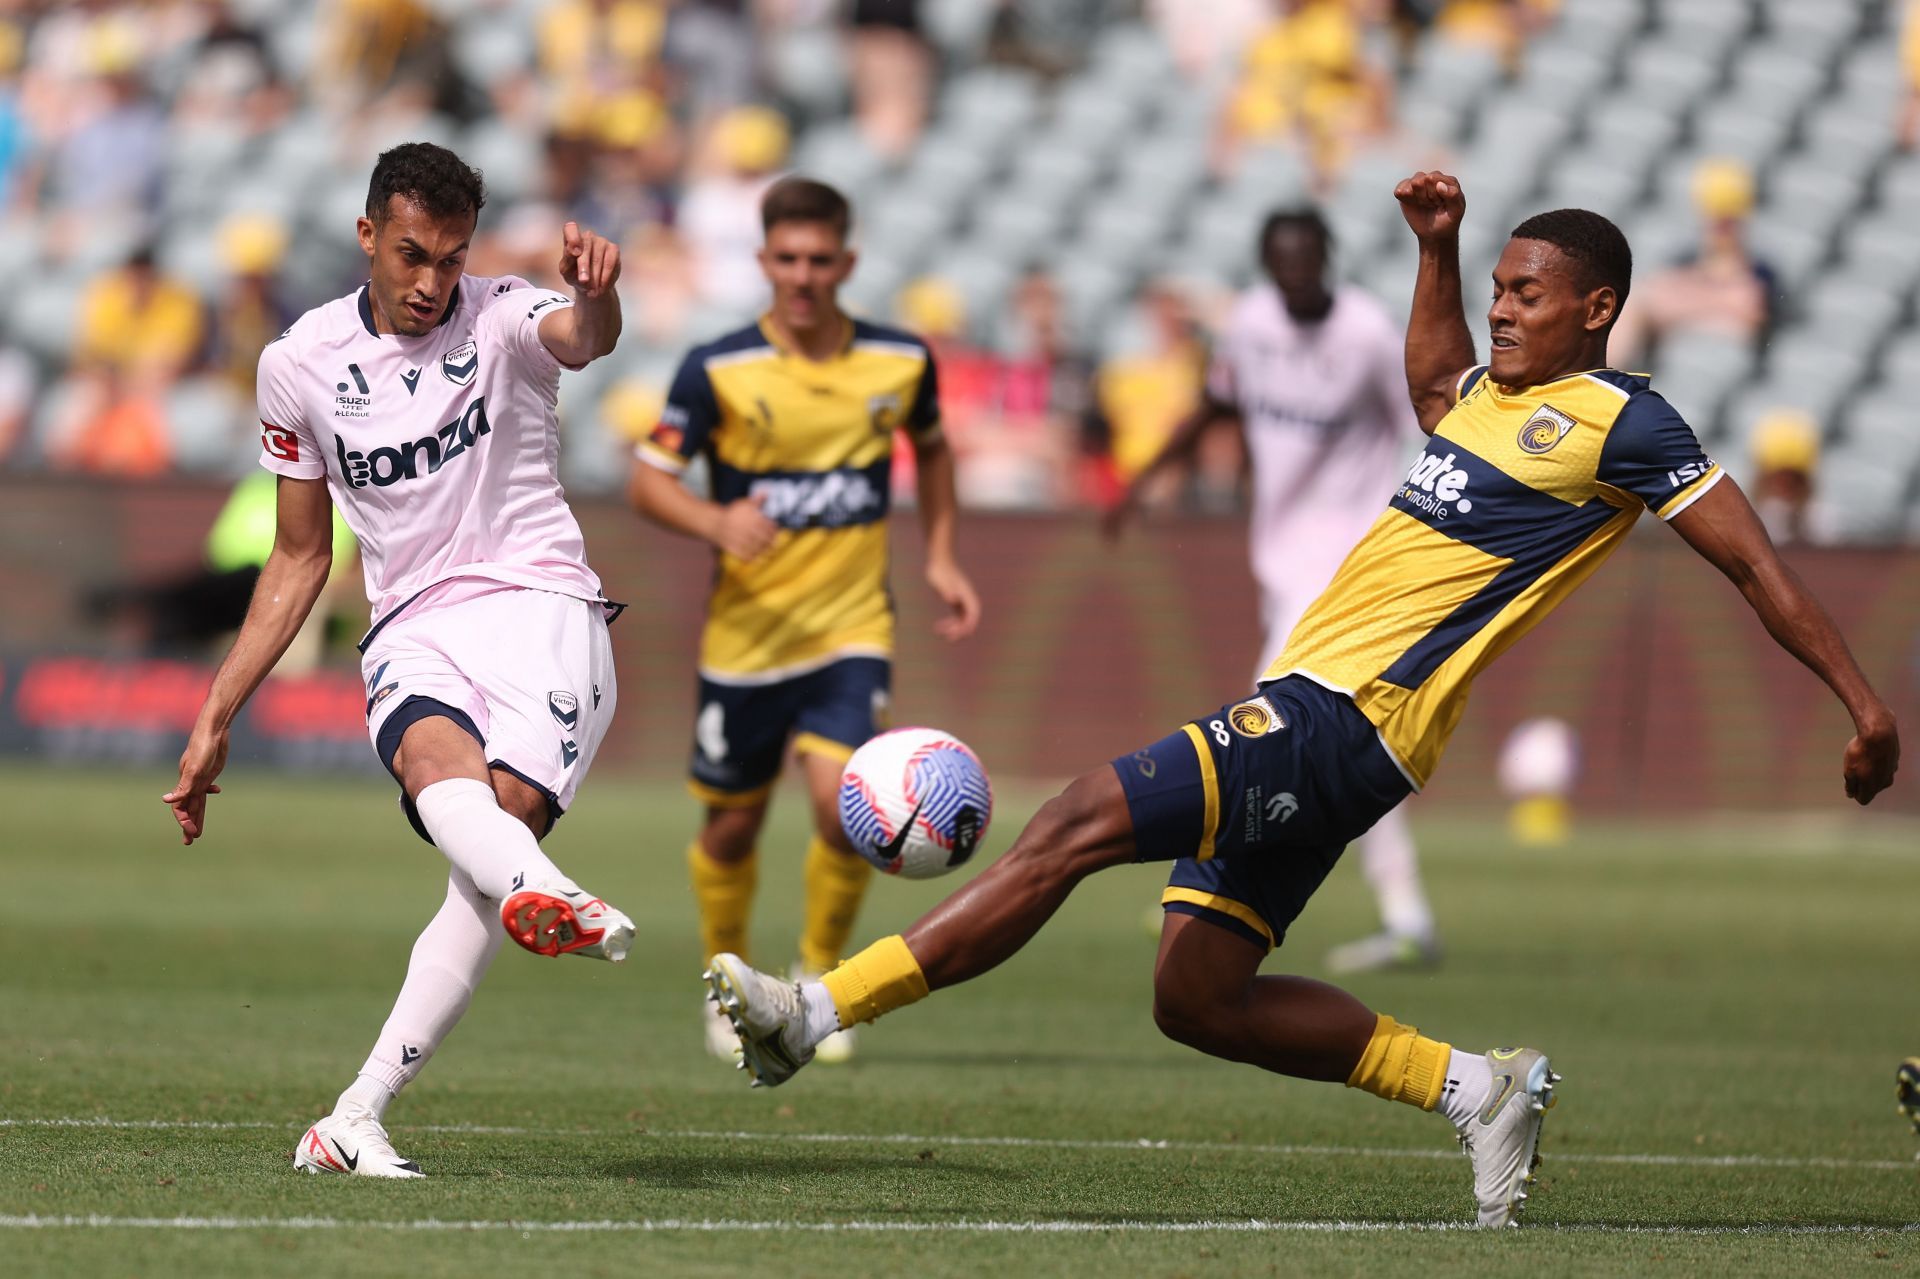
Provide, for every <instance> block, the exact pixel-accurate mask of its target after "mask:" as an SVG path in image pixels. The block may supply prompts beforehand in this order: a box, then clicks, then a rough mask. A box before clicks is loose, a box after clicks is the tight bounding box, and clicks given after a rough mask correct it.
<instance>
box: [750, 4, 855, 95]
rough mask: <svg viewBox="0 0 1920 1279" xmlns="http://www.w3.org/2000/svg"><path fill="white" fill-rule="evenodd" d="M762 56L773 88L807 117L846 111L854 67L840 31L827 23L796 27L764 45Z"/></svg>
mask: <svg viewBox="0 0 1920 1279" xmlns="http://www.w3.org/2000/svg"><path fill="white" fill-rule="evenodd" d="M760 56H761V57H762V58H763V59H764V61H765V66H766V75H767V78H768V79H769V80H770V81H771V82H772V84H773V87H774V88H775V89H776V90H778V91H779V93H780V94H781V96H783V97H785V98H787V99H788V100H790V101H792V102H794V103H795V104H797V105H798V106H799V107H801V109H802V110H803V111H805V112H806V113H807V114H810V115H814V116H825V115H830V114H833V113H836V112H839V111H842V110H845V109H846V105H847V101H848V96H847V85H848V83H849V82H850V81H851V79H852V68H851V66H850V65H849V61H848V58H847V48H846V41H845V39H844V38H843V37H842V35H841V33H840V31H839V29H838V28H836V27H833V26H830V25H828V24H825V23H809V24H801V25H797V26H794V27H792V28H790V29H788V30H787V31H785V32H783V33H782V34H781V36H780V38H779V39H778V40H774V41H769V42H768V43H766V44H764V45H762V46H761V48H760Z"/></svg>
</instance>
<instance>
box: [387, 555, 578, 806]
mask: <svg viewBox="0 0 1920 1279" xmlns="http://www.w3.org/2000/svg"><path fill="white" fill-rule="evenodd" d="M454 585H456V586H457V587H459V588H462V589H460V590H458V591H457V592H455V593H454V594H453V599H454V601H455V602H449V603H441V604H434V603H432V602H430V601H426V600H423V601H420V602H419V603H416V604H415V605H414V606H413V607H412V608H409V609H408V610H407V611H405V612H403V613H401V614H400V616H398V617H396V618H394V619H393V620H392V621H391V622H389V623H387V624H386V625H385V626H382V627H381V628H379V630H377V631H376V632H375V633H374V635H373V636H372V637H371V639H370V640H369V642H368V643H367V647H366V652H365V654H364V656H363V657H362V658H361V663H360V673H361V675H362V676H363V677H364V678H365V680H366V686H367V734H368V736H369V737H371V738H372V740H373V744H374V749H375V750H376V751H377V752H379V754H380V762H381V763H382V764H385V765H386V766H387V768H388V770H389V771H391V770H392V768H393V752H394V751H395V750H396V749H397V748H398V747H399V744H400V737H401V735H402V734H403V733H404V732H405V731H406V728H407V727H408V726H409V725H411V724H412V723H414V722H416V721H418V720H420V719H422V718H426V717H427V716H430V715H436V714H441V715H445V714H447V711H449V710H450V711H452V712H456V713H455V714H452V715H448V716H447V717H448V718H451V719H453V720H454V722H455V723H460V722H461V717H462V716H464V717H465V721H466V722H465V723H464V724H463V725H462V726H463V727H465V728H466V729H467V730H468V731H469V732H471V733H472V734H473V735H474V737H475V738H476V739H477V740H478V741H479V743H480V746H481V749H482V750H483V751H484V752H485V754H486V757H487V762H488V764H489V765H491V766H492V767H494V768H501V769H505V770H507V771H508V772H511V773H513V774H514V775H515V776H516V777H518V778H519V779H520V780H521V781H523V782H526V783H527V784H528V785H529V786H532V787H534V788H535V789H537V790H541V791H544V792H546V795H547V801H548V804H549V807H550V808H551V810H552V812H551V815H552V816H554V817H558V816H559V815H560V814H561V813H562V812H565V811H566V809H567V808H568V807H569V806H570V805H571V804H572V803H573V796H574V792H575V791H576V790H578V789H579V786H580V779H581V778H583V777H585V776H586V773H587V769H588V767H589V766H590V765H591V764H592V763H593V757H594V754H595V752H597V751H598V750H599V748H600V742H601V740H602V739H603V738H604V737H605V736H606V733H607V726H608V725H609V724H611V723H612V722H613V711H614V703H615V701H616V696H615V690H614V679H613V644H612V641H611V639H610V638H609V637H608V635H607V621H608V618H607V609H606V606H605V605H603V604H601V603H598V602H596V601H593V600H583V599H576V598H574V597H572V596H568V595H559V594H555V593H552V592H548V591H536V590H528V589H525V588H523V587H513V586H500V587H497V588H492V587H491V585H490V584H476V583H470V582H461V583H457V584H454ZM475 586H478V588H479V589H478V591H477V592H476V591H474V590H473V588H474V587H475ZM440 589H441V588H435V592H434V593H435V594H439V592H440ZM443 598H444V597H443ZM443 708H445V709H443ZM383 729H385V730H388V731H386V732H385V733H384V734H383V732H382V730H383Z"/></svg>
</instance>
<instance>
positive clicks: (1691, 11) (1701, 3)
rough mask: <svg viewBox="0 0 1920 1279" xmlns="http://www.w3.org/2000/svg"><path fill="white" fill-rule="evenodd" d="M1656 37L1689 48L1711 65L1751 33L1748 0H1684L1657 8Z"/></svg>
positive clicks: (1723, 58)
mask: <svg viewBox="0 0 1920 1279" xmlns="http://www.w3.org/2000/svg"><path fill="white" fill-rule="evenodd" d="M1656 13H1657V16H1658V17H1659V20H1660V30H1659V34H1658V35H1657V36H1656V37H1654V38H1655V39H1658V40H1662V41H1666V42H1669V43H1671V44H1673V45H1675V46H1678V47H1680V48H1686V49H1692V50H1693V51H1694V52H1696V53H1698V54H1700V55H1701V56H1702V57H1705V58H1709V59H1712V60H1713V61H1715V62H1720V61H1724V60H1725V58H1726V56H1727V54H1728V53H1729V52H1731V51H1732V50H1733V48H1734V46H1735V45H1737V44H1739V43H1740V42H1741V41H1742V40H1744V39H1745V38H1746V37H1747V36H1748V35H1749V34H1750V33H1751V32H1752V31H1753V19H1754V13H1753V6H1752V5H1751V4H1750V3H1748V0H1686V3H1684V4H1668V5H1661V6H1658V8H1657V10H1656Z"/></svg>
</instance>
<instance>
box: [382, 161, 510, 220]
mask: <svg viewBox="0 0 1920 1279" xmlns="http://www.w3.org/2000/svg"><path fill="white" fill-rule="evenodd" d="M396 195H397V196H399V197H401V198H402V199H404V200H406V201H408V202H409V203H411V204H416V205H418V206H420V208H422V209H424V210H425V211H426V212H427V213H429V214H431V215H433V216H434V217H436V218H451V217H458V216H459V215H460V214H462V213H471V214H473V216H474V217H475V218H476V219H478V218H479V216H480V210H481V208H482V207H484V206H485V205H486V203H487V188H486V184H485V183H484V182H482V181H481V180H480V170H478V169H476V168H474V167H473V166H472V165H470V164H468V163H467V162H466V161H465V160H462V159H461V158H460V157H459V156H457V155H455V154H454V153H453V152H451V151H449V150H447V149H446V148H445V147H442V146H435V145H434V144H433V143H431V142H403V143H401V144H400V145H399V146H397V147H394V148H393V149H392V150H389V151H383V152H381V153H380V159H379V161H378V162H377V163H375V164H374V166H373V177H372V179H371V180H369V181H368V183H367V217H369V218H370V219H372V220H373V221H374V222H376V223H379V222H384V221H386V219H387V203H388V201H390V200H391V199H392V198H393V197H394V196H396Z"/></svg>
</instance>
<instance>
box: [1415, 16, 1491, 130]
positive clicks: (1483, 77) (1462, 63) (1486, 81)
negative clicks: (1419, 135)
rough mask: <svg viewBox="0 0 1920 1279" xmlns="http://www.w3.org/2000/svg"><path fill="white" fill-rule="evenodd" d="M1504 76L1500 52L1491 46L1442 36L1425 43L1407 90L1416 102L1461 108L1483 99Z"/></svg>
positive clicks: (1416, 117) (1416, 115) (1417, 116)
mask: <svg viewBox="0 0 1920 1279" xmlns="http://www.w3.org/2000/svg"><path fill="white" fill-rule="evenodd" d="M1503 78H1504V72H1503V70H1502V68H1501V66H1500V58H1499V54H1498V53H1496V52H1495V51H1494V50H1493V49H1492V48H1491V47H1489V46H1488V45H1486V44H1483V43H1481V42H1479V41H1467V40H1459V39H1449V38H1448V37H1446V36H1445V35H1439V36H1433V37H1430V38H1428V39H1427V40H1425V41H1423V42H1422V44H1421V48H1420V51H1419V55H1418V61H1417V62H1416V63H1415V65H1414V69H1413V75H1412V76H1411V78H1410V79H1409V80H1408V82H1407V84H1406V86H1405V92H1406V96H1407V97H1408V99H1410V100H1411V101H1413V102H1416V103H1426V104H1439V105H1443V106H1448V107H1455V108H1458V107H1464V106H1470V105H1472V104H1473V103H1475V102H1477V101H1479V100H1480V99H1481V98H1482V97H1484V96H1485V95H1486V93H1487V91H1488V90H1489V89H1490V88H1492V87H1493V86H1494V85H1497V84H1499V83H1500V82H1501V80H1502V79H1503ZM1411 118H1413V119H1420V118H1421V116H1420V115H1419V114H1417V113H1415V114H1413V115H1412V116H1411Z"/></svg>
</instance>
